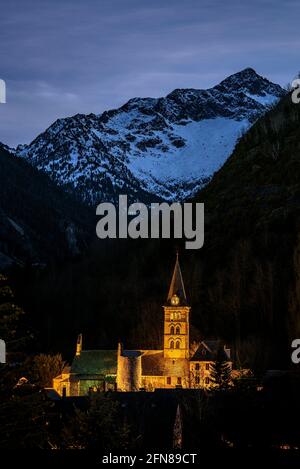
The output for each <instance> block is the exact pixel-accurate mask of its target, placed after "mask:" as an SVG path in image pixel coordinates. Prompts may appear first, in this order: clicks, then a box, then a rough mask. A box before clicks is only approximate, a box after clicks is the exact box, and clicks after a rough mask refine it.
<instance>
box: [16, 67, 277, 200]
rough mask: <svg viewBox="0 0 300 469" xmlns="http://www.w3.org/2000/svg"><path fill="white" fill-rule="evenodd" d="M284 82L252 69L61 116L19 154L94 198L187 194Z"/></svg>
mask: <svg viewBox="0 0 300 469" xmlns="http://www.w3.org/2000/svg"><path fill="white" fill-rule="evenodd" d="M283 94H284V91H283V90H282V88H281V87H280V86H279V85H275V84H274V83H271V82H270V81H268V80H267V79H266V78H263V77H261V76H260V75H258V74H257V73H256V72H255V70H253V69H252V68H246V69H244V70H242V71H240V72H238V73H236V74H234V75H231V76H230V77H228V78H226V79H225V80H223V81H222V82H221V83H220V84H219V85H217V86H215V87H213V88H210V89H209V90H197V89H177V90H174V91H173V92H172V93H170V94H168V95H167V96H166V97H162V98H133V99H131V100H129V101H128V102H127V103H126V104H124V105H123V106H122V107H120V108H119V109H114V110H109V111H106V112H104V113H103V114H101V115H81V114H80V115H76V116H73V117H70V118H66V119H63V121H57V122H56V123H54V124H53V125H52V126H51V127H49V129H47V130H46V131H45V132H44V133H43V134H41V135H39V136H38V137H37V138H36V139H35V140H34V141H33V142H32V143H31V144H30V145H28V146H25V147H22V148H21V147H19V148H18V149H17V154H18V155H19V156H21V157H24V158H26V159H27V160H28V161H29V162H30V163H31V164H32V165H34V166H37V168H38V169H40V170H42V171H45V172H47V173H48V174H50V175H51V177H52V178H53V179H55V181H56V182H57V183H58V184H59V185H61V186H63V187H65V189H66V190H75V191H76V193H77V194H80V195H81V197H82V198H83V199H84V200H85V201H86V202H87V203H89V204H96V203H99V201H101V200H106V201H113V200H118V196H119V194H120V193H121V194H123V193H127V194H128V196H129V198H130V200H139V201H144V202H145V201H149V200H150V201H154V197H158V198H159V199H160V200H161V199H164V200H172V201H173V200H184V199H186V198H188V197H191V196H192V195H193V194H195V193H196V192H197V191H198V190H199V188H201V187H203V185H205V184H206V183H207V182H208V181H209V179H210V178H211V177H212V175H213V173H214V172H215V171H216V170H218V169H219V168H220V167H221V166H222V164H223V163H224V162H225V161H226V159H227V158H228V156H229V155H230V154H231V153H232V151H233V149H234V146H235V144H236V141H237V139H238V137H239V135H240V134H241V132H244V131H245V129H247V128H248V127H249V126H250V125H252V123H253V122H255V120H256V119H258V117H260V116H261V115H262V114H263V113H264V112H265V111H266V110H267V109H268V108H269V105H270V104H271V103H273V102H274V101H276V100H277V99H278V98H279V97H281V96H283Z"/></svg>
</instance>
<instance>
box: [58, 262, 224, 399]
mask: <svg viewBox="0 0 300 469" xmlns="http://www.w3.org/2000/svg"><path fill="white" fill-rule="evenodd" d="M163 311H164V313H163V314H164V331H163V348H162V349H161V350H125V349H124V348H123V346H122V344H118V348H117V350H84V349H83V346H82V345H83V344H82V335H81V334H80V335H79V337H78V339H77V345H76V354H75V357H74V359H73V361H72V364H71V366H70V367H66V368H65V369H64V370H63V371H62V374H61V375H59V376H57V377H56V378H54V380H53V388H54V389H55V390H56V391H57V392H58V393H59V394H60V395H61V396H84V395H87V394H88V393H89V392H92V391H107V390H114V391H120V392H133V391H140V390H145V391H154V390H155V389H159V388H169V389H170V388H177V387H180V388H209V387H210V386H211V385H212V382H211V365H212V363H213V362H214V361H215V360H216V356H217V352H219V353H220V347H221V344H220V342H219V341H213V340H209V341H202V342H200V343H199V344H198V347H197V348H196V350H194V351H193V352H192V351H191V349H190V340H189V328H190V311H191V307H190V306H189V304H188V301H187V296H186V292H185V287H184V282H183V278H182V273H181V269H180V265H179V259H178V254H177V256H176V263H175V267H174V271H173V275H172V280H171V284H170V287H169V292H168V296H167V299H166V302H165V305H164V306H163ZM221 354H222V360H224V361H225V362H227V363H228V365H229V366H230V367H231V368H232V362H231V358H230V349H228V348H226V347H223V346H222V349H221Z"/></svg>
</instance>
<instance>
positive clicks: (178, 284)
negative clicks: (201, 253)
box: [167, 253, 187, 303]
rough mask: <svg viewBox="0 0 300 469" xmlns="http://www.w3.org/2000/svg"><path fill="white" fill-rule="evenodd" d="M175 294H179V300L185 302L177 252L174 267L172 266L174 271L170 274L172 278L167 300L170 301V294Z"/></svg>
mask: <svg viewBox="0 0 300 469" xmlns="http://www.w3.org/2000/svg"><path fill="white" fill-rule="evenodd" d="M175 294H176V295H178V296H179V298H180V300H181V301H182V302H183V303H187V299H186V293H185V288H184V283H183V278H182V273H181V269H180V265H179V259H178V253H177V255H176V262H175V267H174V271H173V275H172V280H171V284H170V288H169V293H168V297H167V301H168V302H170V300H171V298H172V296H173V295H175Z"/></svg>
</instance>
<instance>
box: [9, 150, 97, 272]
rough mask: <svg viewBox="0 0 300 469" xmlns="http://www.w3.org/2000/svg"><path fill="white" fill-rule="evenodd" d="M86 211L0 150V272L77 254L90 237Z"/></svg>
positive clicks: (33, 170)
mask: <svg viewBox="0 0 300 469" xmlns="http://www.w3.org/2000/svg"><path fill="white" fill-rule="evenodd" d="M90 220H91V214H90V211H89V210H88V209H86V208H84V207H83V206H81V204H80V203H79V202H78V201H75V200H73V199H72V198H71V197H70V196H67V195H66V194H65V193H64V192H63V191H62V190H60V189H58V188H57V187H56V185H55V184H54V183H53V182H52V181H51V180H50V179H49V177H48V176H47V175H45V174H42V173H40V172H39V171H38V170H36V169H34V168H33V167H32V166H30V165H29V164H28V163H27V162H26V161H24V160H21V159H20V158H17V157H15V156H13V155H12V154H10V153H8V151H7V149H6V147H5V146H3V145H0V268H1V270H3V269H7V268H9V267H12V266H14V265H21V266H24V265H26V264H44V263H47V262H49V261H50V260H62V259H66V258H69V257H73V256H76V255H78V254H79V253H80V252H81V251H82V249H83V248H84V246H85V245H86V243H87V240H88V239H89V238H90V236H91V230H92V228H91V226H92V225H91V221H90Z"/></svg>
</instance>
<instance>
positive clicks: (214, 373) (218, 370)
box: [211, 347, 231, 389]
mask: <svg viewBox="0 0 300 469" xmlns="http://www.w3.org/2000/svg"><path fill="white" fill-rule="evenodd" d="M230 380H231V367H230V365H229V364H228V361H227V360H226V359H225V360H224V350H223V349H222V347H220V348H219V349H218V351H217V355H216V360H215V362H214V363H213V364H212V366H211V381H212V383H213V385H214V387H216V388H218V389H226V388H228V386H229V384H230Z"/></svg>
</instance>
